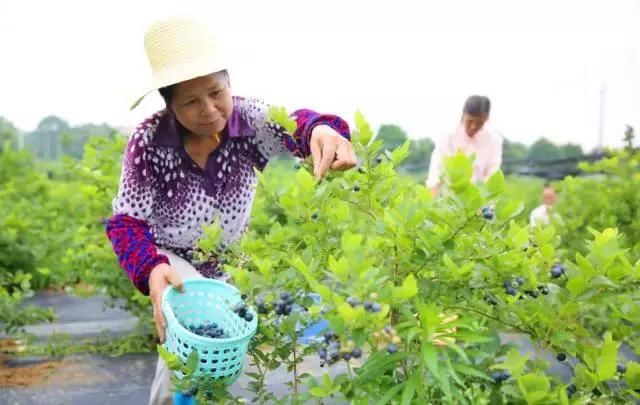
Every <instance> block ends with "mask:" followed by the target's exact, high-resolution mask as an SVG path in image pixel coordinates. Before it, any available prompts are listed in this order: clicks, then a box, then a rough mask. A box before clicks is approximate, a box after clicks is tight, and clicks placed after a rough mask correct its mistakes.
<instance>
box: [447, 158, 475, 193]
mask: <svg viewBox="0 0 640 405" xmlns="http://www.w3.org/2000/svg"><path fill="white" fill-rule="evenodd" d="M444 167H445V173H446V175H447V177H448V178H449V181H450V183H451V188H452V189H453V190H454V191H455V192H457V193H459V192H462V191H464V189H466V188H467V187H468V186H469V185H470V184H471V175H472V174H473V167H472V162H471V159H469V158H468V157H467V156H465V155H464V154H463V153H462V152H458V153H456V154H455V155H453V156H449V157H446V158H445V159H444Z"/></svg>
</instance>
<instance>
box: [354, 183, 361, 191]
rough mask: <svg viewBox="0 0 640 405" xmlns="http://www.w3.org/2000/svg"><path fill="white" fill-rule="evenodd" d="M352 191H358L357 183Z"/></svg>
mask: <svg viewBox="0 0 640 405" xmlns="http://www.w3.org/2000/svg"><path fill="white" fill-rule="evenodd" d="M353 191H355V192H356V193H357V192H358V191H360V186H359V185H357V184H356V185H355V186H353Z"/></svg>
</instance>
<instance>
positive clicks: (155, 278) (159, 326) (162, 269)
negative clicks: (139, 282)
mask: <svg viewBox="0 0 640 405" xmlns="http://www.w3.org/2000/svg"><path fill="white" fill-rule="evenodd" d="M169 285H172V286H174V287H175V288H176V289H177V290H178V291H180V292H181V293H182V292H184V287H183V285H182V279H181V278H180V276H179V275H178V272H177V271H176V269H174V268H173V267H172V266H170V265H168V264H166V263H162V264H159V265H157V266H156V267H154V268H153V270H151V274H150V275H149V296H150V297H151V305H152V307H153V321H154V322H155V324H156V331H157V332H158V337H159V338H160V343H164V339H165V329H166V327H167V320H166V319H165V317H164V314H163V313H162V294H163V293H164V290H165V289H166V288H167V287H168V286H169Z"/></svg>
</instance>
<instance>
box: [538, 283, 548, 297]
mask: <svg viewBox="0 0 640 405" xmlns="http://www.w3.org/2000/svg"><path fill="white" fill-rule="evenodd" d="M538 290H540V293H542V295H548V294H549V289H548V288H547V286H546V285H541V286H539V287H538Z"/></svg>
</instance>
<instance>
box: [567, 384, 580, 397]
mask: <svg viewBox="0 0 640 405" xmlns="http://www.w3.org/2000/svg"><path fill="white" fill-rule="evenodd" d="M576 392H578V389H577V388H576V386H575V385H574V384H569V385H568V386H567V395H568V396H572V395H573V394H575V393H576Z"/></svg>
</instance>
